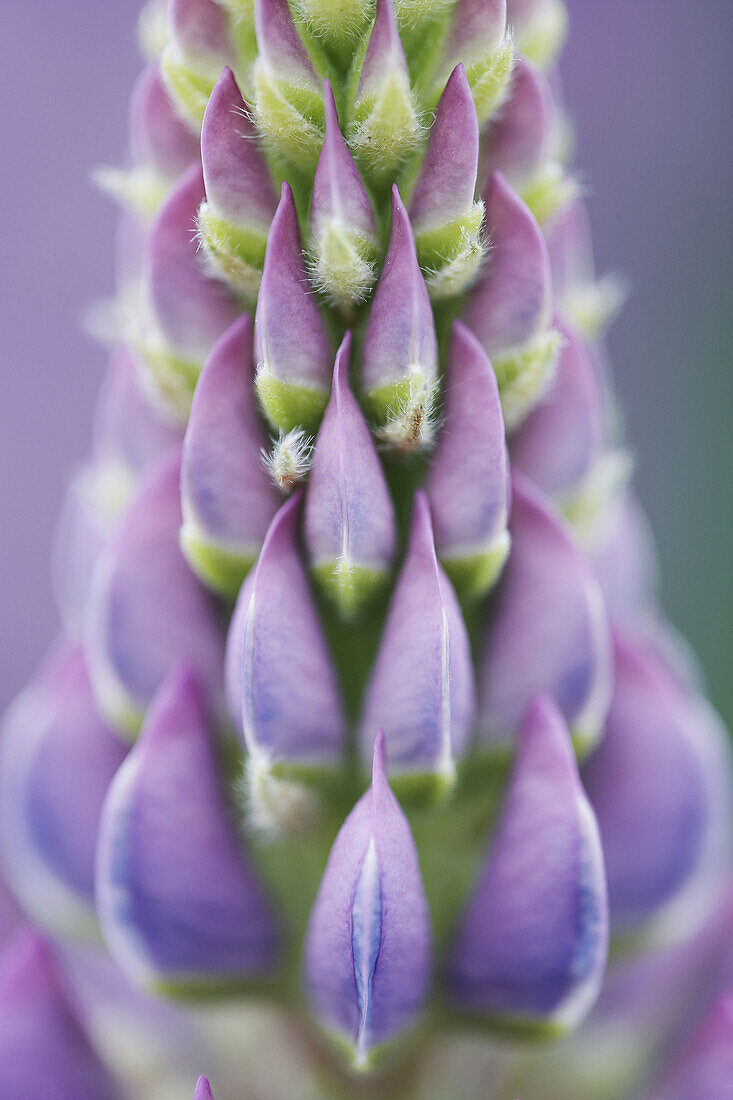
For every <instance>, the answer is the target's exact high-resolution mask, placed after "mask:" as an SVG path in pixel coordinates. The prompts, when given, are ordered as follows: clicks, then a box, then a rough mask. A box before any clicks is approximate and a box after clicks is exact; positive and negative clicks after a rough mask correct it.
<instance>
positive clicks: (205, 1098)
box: [193, 1077, 214, 1100]
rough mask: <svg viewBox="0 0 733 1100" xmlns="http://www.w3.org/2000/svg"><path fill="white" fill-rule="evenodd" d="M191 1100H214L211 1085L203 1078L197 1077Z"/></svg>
mask: <svg viewBox="0 0 733 1100" xmlns="http://www.w3.org/2000/svg"><path fill="white" fill-rule="evenodd" d="M193 1100H214V1094H213V1093H212V1091H211V1085H210V1084H209V1082H208V1081H207V1079H206V1078H205V1077H199V1079H198V1081H197V1082H196V1091H195V1092H194V1094H193Z"/></svg>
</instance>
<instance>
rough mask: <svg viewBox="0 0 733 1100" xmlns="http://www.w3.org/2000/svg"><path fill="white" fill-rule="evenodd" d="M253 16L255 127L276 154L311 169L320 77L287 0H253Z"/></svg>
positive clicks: (319, 136)
mask: <svg viewBox="0 0 733 1100" xmlns="http://www.w3.org/2000/svg"><path fill="white" fill-rule="evenodd" d="M254 22H255V30H256V34H257V46H258V49H259V56H258V58H257V61H256V63H255V67H254V87H255V96H254V113H255V122H256V123H257V128H258V130H259V131H260V133H261V134H263V135H264V137H265V140H266V141H267V142H268V144H269V145H270V146H271V148H272V150H273V152H275V153H276V154H277V155H278V156H280V157H282V158H284V159H285V160H286V161H288V162H289V163H290V164H292V165H293V166H294V167H295V168H296V169H299V170H301V171H312V168H313V165H314V164H315V161H316V158H317V156H318V154H319V152H320V149H321V145H322V143H323V122H324V119H323V100H322V99H321V83H320V80H319V78H318V76H317V75H316V71H315V69H314V68H313V63H312V61H311V59H310V57H309V56H308V52H307V50H306V48H305V46H304V45H303V40H302V38H301V36H300V34H299V33H298V28H297V27H296V25H295V23H294V22H293V17H292V14H291V12H290V6H289V4H288V0H254Z"/></svg>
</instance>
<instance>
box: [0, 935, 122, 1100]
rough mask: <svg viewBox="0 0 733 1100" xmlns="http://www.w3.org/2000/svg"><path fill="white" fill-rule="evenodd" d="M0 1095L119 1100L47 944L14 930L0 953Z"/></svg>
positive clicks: (36, 937) (59, 1099)
mask: <svg viewBox="0 0 733 1100" xmlns="http://www.w3.org/2000/svg"><path fill="white" fill-rule="evenodd" d="M0 1095H2V1096H7V1097H8V1100H10V1097H17V1098H20V1097H28V1098H29V1100H30V1098H31V1097H38V1098H39V1100H40V1098H41V1097H43V1098H44V1100H68V1098H72V1097H73V1098H76V1097H79V1098H81V1097H94V1100H119V1098H120V1094H119V1093H118V1091H117V1088H116V1086H115V1084H114V1082H113V1081H112V1080H111V1078H110V1077H109V1075H108V1073H107V1071H106V1069H104V1067H103V1066H102V1064H101V1062H100V1061H99V1060H98V1058H97V1056H96V1054H95V1053H94V1051H93V1050H92V1047H91V1045H90V1043H89V1040H88V1039H87V1037H86V1035H85V1034H84V1033H83V1032H82V1029H81V1027H80V1026H79V1022H78V1020H77V1018H76V1015H75V1014H74V1012H73V1011H72V1008H71V1006H70V1004H69V1000H68V997H67V994H66V992H65V990H64V988H63V985H62V980H61V976H60V975H59V973H58V972H57V969H56V963H55V961H54V959H53V958H52V956H51V951H50V948H49V947H47V945H46V944H45V943H44V941H43V940H42V939H41V938H40V936H38V935H37V934H36V933H35V932H31V931H30V930H28V931H24V932H19V933H17V935H16V936H15V937H14V939H13V940H12V941H11V942H10V944H9V945H8V946H7V947H6V948H5V950H4V952H3V954H2V957H0Z"/></svg>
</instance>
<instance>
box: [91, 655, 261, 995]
mask: <svg viewBox="0 0 733 1100" xmlns="http://www.w3.org/2000/svg"><path fill="white" fill-rule="evenodd" d="M97 899H98V907H99V916H100V922H101V925H102V931H103V933H104V938H105V941H106V943H107V946H108V947H109V949H110V951H111V952H112V954H113V956H114V957H115V959H116V960H117V961H118V962H119V964H120V965H121V966H122V968H123V969H124V970H125V971H126V973H127V974H128V975H130V976H131V977H132V978H133V979H134V980H135V981H136V982H138V983H140V984H145V985H154V986H157V987H161V986H162V987H164V988H168V989H176V988H178V989H180V988H187V989H191V988H196V986H201V987H203V988H204V989H206V988H211V987H212V986H213V987H215V988H218V987H220V988H223V989H231V988H232V987H233V986H236V985H237V984H241V983H242V982H243V981H247V980H251V979H253V978H257V977H262V976H263V975H265V974H267V973H268V971H270V970H271V968H272V967H273V964H274V962H275V956H276V934H275V924H274V920H273V915H272V913H271V911H270V907H269V905H268V903H267V902H266V900H265V897H264V894H263V892H262V889H261V887H260V885H259V883H258V881H257V879H256V877H255V875H254V872H253V870H252V868H251V866H250V864H249V860H248V859H247V857H246V854H245V852H244V851H243V849H242V845H241V842H240V840H239V837H238V836H237V832H236V828H235V825H234V822H233V821H232V820H231V816H230V809H229V807H228V805H227V800H226V794H225V792H224V789H223V785H222V783H221V780H220V777H219V774H218V765H217V759H216V748H215V739H214V735H213V733H212V730H211V727H210V724H209V721H208V718H207V715H206V711H205V708H204V705H203V699H202V693H201V689H200V687H199V684H198V681H197V679H196V677H195V676H194V675H193V674H192V673H190V672H189V671H187V670H185V669H183V670H179V671H176V672H175V673H173V674H172V675H171V676H169V677H168V678H167V679H166V681H165V682H164V683H163V685H162V687H161V688H160V690H159V692H158V693H157V695H156V697H155V700H154V702H153V704H152V706H151V708H150V712H149V714H148V715H147V717H146V720H145V724H144V727H143V730H142V732H141V734H140V738H139V740H138V742H137V744H136V745H135V747H134V748H133V749H132V751H131V752H130V755H129V756H128V758H127V760H126V761H125V763H124V765H123V766H122V768H121V769H120V771H119V772H118V774H117V776H116V777H115V779H114V781H113V783H112V786H111V787H110V791H109V794H108V796H107V799H106V801H105V804H104V811H103V815H102V824H101V828H100V837H99V848H98V855H97Z"/></svg>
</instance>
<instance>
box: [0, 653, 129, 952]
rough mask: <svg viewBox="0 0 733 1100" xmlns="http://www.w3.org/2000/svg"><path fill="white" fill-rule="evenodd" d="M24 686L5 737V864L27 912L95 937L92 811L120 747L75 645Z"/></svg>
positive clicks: (95, 815) (0, 793)
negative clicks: (18, 716) (24, 696)
mask: <svg viewBox="0 0 733 1100" xmlns="http://www.w3.org/2000/svg"><path fill="white" fill-rule="evenodd" d="M30 692H31V705H30V707H28V708H27V709H26V710H25V716H24V720H23V721H21V722H18V723H11V724H10V725H9V727H8V729H7V730H6V731H5V736H4V738H3V747H2V770H1V771H0V808H1V820H0V825H1V829H2V835H1V837H0V840H1V841H2V855H3V868H4V870H5V872H6V874H7V875H8V878H9V880H10V882H11V884H12V886H13V889H14V891H15V893H16V894H17V896H18V897H19V898H20V900H21V901H22V904H23V907H24V908H25V909H26V911H27V912H29V913H30V914H32V916H33V919H34V920H36V921H38V922H39V923H40V924H41V925H42V926H47V927H51V928H52V929H53V930H54V931H55V932H56V933H59V934H61V935H71V936H75V935H80V934H81V935H88V936H91V937H92V938H94V937H95V936H96V934H97V931H96V918H95V913H94V856H95V850H96V841H97V829H98V823H99V815H100V812H101V808H102V802H103V800H104V796H105V794H106V793H107V788H108V786H109V784H110V781H111V780H112V777H113V776H114V774H115V772H116V771H117V769H118V768H119V766H120V764H121V763H122V761H123V760H124V758H125V754H126V751H127V747H126V745H125V744H124V742H123V741H121V740H120V739H119V738H118V737H117V736H116V735H115V734H113V733H112V731H111V730H110V729H109V728H108V727H107V726H106V725H105V723H104V722H103V721H102V719H101V718H100V717H99V716H98V714H97V711H96V708H95V703H94V696H93V695H92V690H91V687H90V685H89V680H88V677H87V673H86V668H85V666H84V658H83V656H82V653H81V651H80V650H79V649H77V648H73V649H72V648H66V647H64V649H63V650H62V652H61V654H59V655H58V656H57V658H56V660H55V662H54V668H53V675H49V674H48V672H47V673H46V674H45V675H42V676H41V677H39V678H38V679H37V680H36V682H34V683H33V685H32V686H31V688H30Z"/></svg>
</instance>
